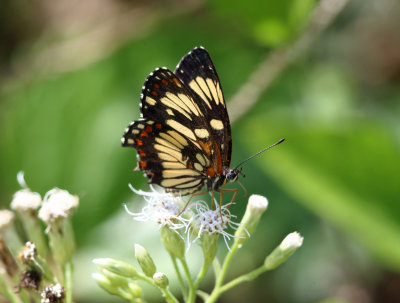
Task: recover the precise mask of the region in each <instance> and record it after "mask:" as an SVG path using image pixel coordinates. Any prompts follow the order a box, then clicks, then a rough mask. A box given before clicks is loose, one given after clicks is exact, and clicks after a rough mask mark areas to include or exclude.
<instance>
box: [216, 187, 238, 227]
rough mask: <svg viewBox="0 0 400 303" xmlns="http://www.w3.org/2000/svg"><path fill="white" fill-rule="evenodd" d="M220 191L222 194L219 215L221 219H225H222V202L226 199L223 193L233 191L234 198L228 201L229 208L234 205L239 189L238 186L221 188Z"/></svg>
mask: <svg viewBox="0 0 400 303" xmlns="http://www.w3.org/2000/svg"><path fill="white" fill-rule="evenodd" d="M219 192H220V195H221V199H220V200H219V215H220V217H221V221H223V220H222V202H223V201H224V199H223V193H224V192H233V197H232V200H231V202H229V203H228V209H229V207H230V206H231V205H232V203H233V201H235V197H236V195H237V193H238V189H237V188H229V189H228V188H227V189H220V190H219Z"/></svg>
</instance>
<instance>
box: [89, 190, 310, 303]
mask: <svg viewBox="0 0 400 303" xmlns="http://www.w3.org/2000/svg"><path fill="white" fill-rule="evenodd" d="M131 189H132V191H133V192H134V193H135V194H137V195H139V196H142V197H143V198H144V200H145V201H146V204H145V206H144V207H143V208H142V210H141V211H140V212H137V213H135V212H131V211H129V210H128V207H127V206H126V205H125V209H126V211H127V212H128V214H129V215H131V216H132V217H133V219H134V220H137V221H152V222H155V223H156V224H157V225H158V228H159V230H160V234H161V242H162V243H163V245H164V248H165V249H166V251H167V252H168V253H169V254H170V255H171V260H172V263H173V266H174V269H175V271H176V276H177V279H178V281H179V284H180V286H181V291H182V293H181V295H182V296H183V298H184V301H185V302H189V303H192V302H195V300H196V296H197V295H200V296H201V297H202V298H203V300H204V301H205V302H207V303H211V302H215V301H216V300H217V299H218V297H219V296H220V295H221V294H222V293H223V292H225V291H227V290H229V289H231V288H233V287H234V286H236V285H237V284H239V283H242V282H244V281H250V280H252V279H254V278H256V277H257V276H258V275H260V274H262V273H263V272H265V271H268V270H271V269H273V268H275V267H277V266H279V265H280V264H281V263H283V262H284V261H286V260H287V258H289V257H290V255H291V254H293V253H294V251H296V250H297V249H298V248H299V247H300V246H301V245H302V241H303V238H302V237H301V236H300V235H299V234H298V233H292V234H289V235H288V236H287V237H286V238H285V239H284V240H283V242H282V243H281V244H280V245H279V246H278V247H277V248H276V249H275V250H274V251H273V252H272V253H270V254H269V255H268V256H267V257H266V259H265V262H264V264H262V265H261V266H260V267H259V268H257V269H255V270H253V271H251V272H249V273H247V274H244V275H242V276H240V277H238V278H236V279H233V280H232V281H230V282H227V283H226V282H225V275H226V272H227V269H228V267H229V265H230V264H231V260H232V258H233V256H234V255H235V254H236V252H237V251H238V249H240V248H241V247H242V246H243V245H244V244H245V243H246V242H247V241H248V239H249V238H250V236H251V235H252V234H253V233H254V232H255V230H256V227H257V225H258V223H259V221H260V219H261V215H262V214H263V213H264V212H265V210H266V209H267V207H268V201H267V199H266V198H265V197H263V196H259V195H252V196H250V198H249V203H248V205H247V209H246V212H245V214H244V216H243V218H242V220H241V222H240V223H237V222H235V221H234V220H235V218H236V216H235V215H233V214H232V213H231V211H230V207H231V205H230V204H227V205H220V206H219V207H218V206H216V207H215V209H212V208H210V207H209V206H208V204H207V203H206V202H204V201H194V202H191V203H190V204H188V203H185V201H183V198H182V197H180V196H174V195H172V194H171V193H166V192H164V191H159V190H156V189H155V188H154V187H151V191H150V192H144V191H141V190H136V189H134V188H133V187H131ZM190 201H191V200H190ZM213 202H214V203H212V205H214V204H215V205H217V203H216V201H213ZM182 209H183V210H184V211H181V210H182ZM230 231H233V234H232V233H231V232H230ZM220 236H222V237H223V239H224V241H225V244H226V246H227V248H228V252H227V255H226V256H225V260H224V262H223V263H222V265H219V262H218V259H217V258H216V254H217V249H218V239H219V237H220ZM232 239H233V243H231V244H230V243H229V242H230V240H232ZM193 243H199V245H200V247H201V249H202V252H203V267H202V268H201V269H200V271H199V273H198V275H197V277H196V279H194V278H193V277H192V275H191V273H190V269H189V266H188V264H187V261H186V253H185V252H186V251H187V250H188V249H189V247H190V246H191V244H193ZM135 257H136V260H137V262H138V264H139V266H140V269H141V271H142V272H140V271H138V270H137V269H136V268H134V267H133V266H132V265H130V264H128V263H125V262H122V261H118V260H115V259H111V258H104V259H95V260H94V261H93V262H94V263H95V264H96V265H97V266H98V267H99V270H100V273H95V274H93V278H94V279H95V280H96V282H97V283H98V285H99V286H100V287H102V288H103V289H104V290H106V291H107V292H108V293H110V294H113V295H117V296H120V297H121V298H124V299H126V300H129V301H131V302H143V298H142V291H141V288H140V286H139V285H138V284H137V280H142V281H145V282H147V283H149V284H151V285H153V286H154V287H156V288H158V289H159V291H160V292H161V294H162V295H163V296H164V298H165V300H166V301H167V302H174V303H177V302H178V300H177V299H176V297H175V296H174V295H173V294H172V293H171V291H170V290H169V278H168V277H167V276H166V275H165V274H164V273H162V272H159V271H157V266H156V262H155V261H154V260H153V258H152V257H151V255H150V253H149V252H148V251H147V250H146V249H145V248H144V247H142V246H141V245H139V244H135ZM179 263H180V265H181V268H180V267H179ZM211 264H214V270H215V277H216V279H215V286H214V289H213V291H212V292H211V293H210V294H207V293H205V292H202V291H200V290H199V289H198V288H199V286H200V283H201V281H202V280H203V278H204V276H205V274H206V272H207V270H208V269H209V267H210V265H211ZM185 279H186V283H185V282H184V280H185ZM139 290H140V291H139Z"/></svg>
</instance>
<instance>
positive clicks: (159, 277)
mask: <svg viewBox="0 0 400 303" xmlns="http://www.w3.org/2000/svg"><path fill="white" fill-rule="evenodd" d="M153 280H154V283H156V285H157V286H158V287H160V288H162V289H164V288H167V286H168V285H169V281H168V278H167V276H166V275H165V274H164V273H162V272H156V273H155V274H154V275H153Z"/></svg>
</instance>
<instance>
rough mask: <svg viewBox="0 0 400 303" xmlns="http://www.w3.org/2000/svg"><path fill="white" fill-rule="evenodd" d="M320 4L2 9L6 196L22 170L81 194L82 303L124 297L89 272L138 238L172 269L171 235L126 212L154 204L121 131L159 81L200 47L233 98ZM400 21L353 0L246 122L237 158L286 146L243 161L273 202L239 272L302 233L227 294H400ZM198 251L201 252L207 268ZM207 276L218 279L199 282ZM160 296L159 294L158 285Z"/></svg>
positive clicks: (224, 0)
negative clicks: (283, 256) (151, 83)
mask: <svg viewBox="0 0 400 303" xmlns="http://www.w3.org/2000/svg"><path fill="white" fill-rule="evenodd" d="M335 2H337V1H336V0H332V1H330V2H329V1H328V2H327V3H331V4H332V5H335ZM318 5H320V2H319V1H315V0H288V1H272V0H270V1H257V0H247V1H231V0H214V1H211V0H210V1H201V0H189V1H180V0H168V1H163V0H159V1H156V0H152V1H133V0H132V1H128V0H119V1H118V0H103V1H99V0H86V1H77V0H73V1H66V0H63V1H50V0H39V1H22V0H13V1H11V0H10V1H2V3H1V10H0V33H1V35H0V98H1V99H0V204H1V207H2V208H7V207H8V206H9V203H10V201H11V198H12V195H13V193H14V192H15V191H16V190H18V189H19V185H18V183H17V182H16V175H17V172H18V171H20V170H23V171H24V172H25V178H26V181H27V183H28V185H29V186H30V188H31V189H32V190H34V191H38V192H40V193H41V194H44V193H45V192H46V191H47V190H49V189H51V188H53V187H56V186H57V187H60V188H63V189H67V190H69V191H70V192H71V193H74V194H78V195H79V196H80V207H79V209H78V211H77V212H76V214H75V216H74V221H73V222H74V227H75V230H76V240H77V246H78V248H77V252H76V261H75V271H76V274H75V281H76V283H75V291H74V293H75V299H76V302H121V301H120V300H118V299H117V298H114V297H112V296H110V295H108V294H106V293H105V292H102V291H101V290H100V289H99V288H98V287H97V286H96V285H95V283H94V282H93V281H92V279H91V277H90V274H91V272H94V271H96V268H95V266H94V265H93V264H92V263H91V260H92V259H93V258H96V257H113V258H116V259H123V260H126V261H128V262H133V259H134V258H133V244H134V243H135V242H137V243H140V244H142V245H143V246H145V247H146V248H148V250H149V251H150V252H151V253H152V254H154V256H155V257H154V258H155V259H156V263H157V264H158V266H159V269H160V270H162V271H165V272H169V271H170V267H169V266H170V265H169V264H168V263H169V259H167V258H166V256H165V255H163V254H162V253H161V252H159V251H160V249H159V246H160V242H159V236H158V233H157V227H156V226H154V225H152V224H150V223H141V224H138V223H135V222H133V221H132V219H131V218H130V217H129V216H128V215H127V214H126V213H125V212H124V210H123V207H122V204H123V203H124V202H130V201H133V202H132V203H130V204H129V206H130V208H131V210H136V211H139V210H140V201H138V200H137V199H136V198H135V197H134V195H133V193H132V192H131V191H130V190H129V188H128V183H132V185H133V186H134V187H136V188H141V189H147V185H146V180H145V178H144V177H143V176H142V174H141V173H136V172H132V169H133V168H134V167H135V166H136V163H135V162H136V157H135V152H134V151H133V150H130V149H123V148H121V146H120V138H121V136H122V133H123V131H124V128H125V127H126V126H127V125H128V123H129V122H130V121H132V120H134V119H137V118H138V117H139V95H140V91H141V87H142V84H143V82H144V80H145V78H146V77H147V75H148V74H149V73H150V72H151V71H152V70H153V69H154V68H156V67H158V66H167V67H169V68H170V69H173V68H174V67H175V65H176V64H177V62H178V61H179V60H180V58H181V57H182V56H183V55H184V54H186V53H187V52H188V51H189V50H190V49H192V48H193V47H195V46H198V45H202V46H204V47H206V48H207V50H208V51H209V52H210V54H211V56H212V58H213V61H214V64H215V66H216V68H217V71H218V73H219V76H220V79H221V82H222V87H223V90H224V94H225V97H226V99H227V102H228V103H229V100H230V99H231V98H232V97H234V96H235V94H236V93H237V92H238V91H239V90H240V89H241V87H242V86H243V85H244V84H245V83H248V79H249V77H250V76H251V75H252V73H253V72H254V71H255V70H257V68H258V67H259V64H260V62H262V61H263V60H266V58H268V56H270V55H271V54H273V53H275V52H279V50H281V49H285V48H287V47H290V45H291V44H292V43H294V41H296V39H299V37H301V36H302V35H305V32H304V29H305V28H306V27H307V25H308V24H309V22H310V20H311V18H312V12H313V10H314V9H315V7H317V6H318ZM326 9H328V10H329V9H330V8H329V6H328V7H327V8H326ZM314 18H315V16H314ZM399 18H400V3H399V1H396V0H380V1H374V0H353V1H349V3H347V5H346V6H345V7H344V8H343V10H341V12H340V13H339V14H338V16H337V17H336V18H335V19H334V20H333V22H332V23H331V24H330V25H329V26H328V27H327V28H326V29H325V30H324V31H323V32H322V33H320V34H319V35H314V36H313V39H310V40H309V41H308V40H307V41H308V42H307V44H306V46H305V51H303V52H302V53H301V54H298V56H297V57H296V60H293V61H291V62H289V63H288V64H286V66H285V67H284V68H282V71H281V72H280V73H279V75H278V77H277V78H276V79H275V80H274V81H273V82H272V83H271V85H268V87H266V90H265V91H263V93H262V94H261V96H260V97H259V98H257V103H256V104H255V105H254V106H253V107H252V108H250V110H246V111H245V112H243V115H242V116H241V118H240V119H237V120H235V122H234V123H233V125H232V133H233V159H232V163H233V164H235V163H238V162H240V161H242V160H243V159H245V158H246V157H248V156H249V155H251V154H253V153H255V152H256V151H258V150H260V149H262V148H263V147H265V146H267V145H269V144H271V143H273V142H275V141H276V140H278V139H279V138H281V137H285V138H286V139H287V141H286V142H285V143H284V144H282V145H280V146H279V147H277V148H274V149H273V150H270V151H268V152H266V153H265V154H263V155H262V156H260V157H258V158H256V159H253V160H252V161H250V162H248V163H247V164H246V166H245V168H244V171H245V174H246V178H245V179H242V183H243V184H244V185H245V187H246V188H247V190H248V192H249V193H256V194H262V195H265V196H267V197H268V199H269V203H270V204H269V209H268V211H267V212H266V213H265V215H264V217H263V220H262V222H261V224H260V226H259V228H258V231H257V233H256V234H255V235H254V237H253V238H252V239H251V241H249V243H248V244H247V246H246V247H244V248H243V250H242V251H241V252H240V253H239V255H238V256H237V262H235V267H234V268H233V270H232V271H231V274H232V275H234V274H238V273H241V272H245V271H247V270H249V269H251V268H254V267H255V266H257V265H258V264H260V263H261V262H262V261H263V259H264V257H265V256H266V254H267V253H268V252H269V251H270V250H272V249H273V248H274V247H275V246H276V245H277V244H278V243H279V242H280V240H281V239H282V238H283V237H284V236H285V235H286V234H287V233H289V232H292V231H295V230H297V231H299V232H300V233H301V234H302V235H303V236H304V238H305V240H304V245H303V247H302V248H301V249H300V250H299V251H298V252H296V254H295V255H294V256H293V257H292V258H291V259H290V260H289V261H288V262H287V263H286V264H284V265H283V266H281V267H279V268H278V269H277V270H275V271H273V272H269V273H267V274H265V275H263V276H262V277H261V278H259V279H257V280H256V281H255V282H254V283H247V284H243V285H240V286H238V287H237V288H236V289H234V290H233V291H231V292H229V293H227V294H226V295H224V296H223V297H222V298H221V300H220V302H243V301H246V302H325V303H326V302H356V303H358V302H360V303H361V302H362V303H364V302H368V303H369V302H400V275H399V273H400V203H399V202H400V201H399V199H400V198H399V197H400V22H399V21H398V20H399ZM311 32H312V31H311ZM311 34H312V33H311ZM275 64H277V65H279V60H278V62H276V63H275ZM266 72H268V71H266ZM260 76H261V77H262V76H263V75H262V74H261V75H260ZM247 101H248V100H247V99H246V97H243V100H242V102H243V104H246V102H247ZM240 106H241V105H240V104H239V105H238V104H235V109H234V110H235V111H236V112H237V111H238V112H240V111H241V107H240ZM243 111H244V109H243ZM245 202H246V199H245V198H242V197H240V198H238V199H237V204H236V205H235V206H234V207H232V211H233V212H234V213H235V214H236V215H237V216H238V217H239V218H240V217H241V215H242V213H243V210H244V208H245V204H246V203H245ZM224 251H226V248H225V247H224V246H223V244H222V243H221V251H220V252H221V253H224ZM197 257H198V251H197V248H195V247H193V248H192V249H191V251H190V255H189V258H191V260H192V261H191V262H190V263H191V264H192V266H193V267H194V268H195V267H196V266H198V265H199V264H198V262H199V261H196V258H197ZM198 259H201V258H198ZM171 275H172V274H171ZM170 279H171V280H172V278H170ZM211 286H212V276H210V278H209V279H206V282H205V283H204V287H203V288H204V289H206V290H207V289H209V288H210V287H211ZM146 298H147V300H148V301H149V302H157V301H158V300H160V298H159V297H157V296H156V295H153V294H151V293H150V292H148V291H146Z"/></svg>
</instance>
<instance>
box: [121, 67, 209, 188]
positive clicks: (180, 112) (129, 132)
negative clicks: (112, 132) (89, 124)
mask: <svg viewBox="0 0 400 303" xmlns="http://www.w3.org/2000/svg"><path fill="white" fill-rule="evenodd" d="M193 99H194V97H193V95H192V94H191V92H190V91H189V90H188V89H187V88H186V87H185V85H184V84H183V83H182V82H181V81H180V80H179V79H178V78H177V77H176V76H175V75H174V74H173V73H172V72H171V71H170V70H168V69H166V68H159V69H156V70H155V71H154V72H153V73H151V74H150V75H149V77H148V78H147V80H146V82H145V84H144V86H143V89H142V95H141V115H142V118H141V119H140V120H137V121H134V122H133V123H131V124H130V125H129V127H128V128H127V129H126V131H125V134H124V136H123V138H122V145H123V146H131V147H134V148H135V149H136V150H137V156H138V168H139V169H140V170H143V171H144V172H145V174H146V175H147V177H149V179H150V181H149V182H150V183H154V184H158V185H160V186H162V187H164V188H165V189H166V190H167V191H170V192H179V193H180V194H182V195H185V194H189V193H192V192H195V191H197V190H199V189H200V188H201V187H203V186H204V182H205V180H206V179H207V169H208V167H210V166H212V159H211V158H210V157H209V156H208V155H207V153H205V151H204V146H207V144H206V143H205V137H207V139H208V141H210V138H209V129H208V128H207V124H206V118H205V117H204V112H203V111H202V109H201V108H200V107H199V106H198V105H197V103H196V102H195V101H194V100H193Z"/></svg>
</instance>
